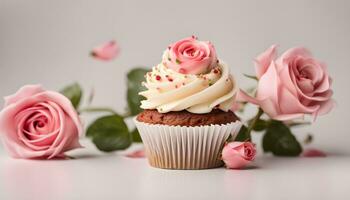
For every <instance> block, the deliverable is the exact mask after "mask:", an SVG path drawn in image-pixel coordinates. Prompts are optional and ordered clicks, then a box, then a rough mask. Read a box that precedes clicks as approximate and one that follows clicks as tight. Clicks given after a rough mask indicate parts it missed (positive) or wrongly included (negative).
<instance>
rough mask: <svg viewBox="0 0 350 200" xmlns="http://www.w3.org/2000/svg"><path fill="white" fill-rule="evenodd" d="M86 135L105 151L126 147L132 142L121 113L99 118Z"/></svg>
mask: <svg viewBox="0 0 350 200" xmlns="http://www.w3.org/2000/svg"><path fill="white" fill-rule="evenodd" d="M86 136H87V137H90V138H92V142H93V143H94V144H95V145H96V147H97V148H98V149H99V150H101V151H105V152H110V151H116V150H123V149H126V148H128V147H129V146H130V145H131V142H132V138H131V135H130V133H129V130H128V127H127V126H126V124H125V122H124V120H123V118H122V117H121V116H119V115H108V116H104V117H101V118H98V119H97V120H95V121H94V122H93V123H92V124H91V125H90V126H89V127H88V129H87V132H86Z"/></svg>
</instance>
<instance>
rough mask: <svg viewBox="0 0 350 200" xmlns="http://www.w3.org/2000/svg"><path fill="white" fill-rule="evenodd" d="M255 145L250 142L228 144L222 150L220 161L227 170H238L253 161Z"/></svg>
mask: <svg viewBox="0 0 350 200" xmlns="http://www.w3.org/2000/svg"><path fill="white" fill-rule="evenodd" d="M255 155H256V149H255V145H254V144H253V143H251V142H230V143H227V144H226V145H225V146H224V149H223V150H222V160H223V161H224V163H225V165H226V167H227V168H229V169H240V168H243V167H245V166H247V165H248V164H249V163H250V162H251V161H253V160H254V158H255Z"/></svg>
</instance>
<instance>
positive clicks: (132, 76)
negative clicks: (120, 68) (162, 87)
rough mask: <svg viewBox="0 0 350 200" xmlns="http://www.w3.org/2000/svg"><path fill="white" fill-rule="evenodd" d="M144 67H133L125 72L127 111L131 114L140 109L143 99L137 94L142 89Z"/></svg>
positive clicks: (135, 113) (136, 112)
mask: <svg viewBox="0 0 350 200" xmlns="http://www.w3.org/2000/svg"><path fill="white" fill-rule="evenodd" d="M147 71H148V70H147V69H145V68H135V69H133V70H131V71H129V72H128V74H127V78H128V80H127V87H128V90H127V101H128V107H129V112H130V114H131V115H132V116H134V115H137V114H138V113H140V112H141V111H142V109H141V108H140V105H141V103H140V102H141V101H142V100H143V99H144V98H143V97H142V96H140V95H139V92H140V91H142V90H143V89H144V87H143V86H142V85H141V83H142V81H144V80H145V77H144V76H145V74H146V73H147Z"/></svg>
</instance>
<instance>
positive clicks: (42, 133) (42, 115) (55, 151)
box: [0, 85, 82, 159]
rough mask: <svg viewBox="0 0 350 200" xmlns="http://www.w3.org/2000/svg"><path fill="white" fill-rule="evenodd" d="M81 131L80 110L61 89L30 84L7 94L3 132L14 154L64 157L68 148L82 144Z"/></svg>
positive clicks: (0, 132)
mask: <svg viewBox="0 0 350 200" xmlns="http://www.w3.org/2000/svg"><path fill="white" fill-rule="evenodd" d="M80 133H82V125H81V123H80V120H79V117H78V114H77V113H76V111H75V109H74V107H73V105H72V104H71V102H70V101H69V99H67V98H66V97H65V96H63V95H62V94H60V93H57V92H53V91H46V90H44V89H43V88H42V87H41V86H40V85H27V86H24V87H22V88H21V89H20V90H18V92H17V93H15V94H13V95H11V96H8V97H5V106H4V108H3V110H2V111H1V112H0V136H1V139H2V141H3V144H4V146H5V149H6V150H7V151H8V153H9V154H10V155H11V156H13V157H15V158H47V159H50V158H54V157H62V156H63V153H64V152H65V151H68V150H71V149H74V148H79V147H81V145H80V144H79V141H78V139H79V134H80Z"/></svg>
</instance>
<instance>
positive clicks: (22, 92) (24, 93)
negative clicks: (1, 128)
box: [4, 85, 44, 107]
mask: <svg viewBox="0 0 350 200" xmlns="http://www.w3.org/2000/svg"><path fill="white" fill-rule="evenodd" d="M43 91H44V89H43V88H42V86H41V85H25V86H23V87H22V88H20V89H19V90H18V91H17V92H16V93H15V94H13V95H10V96H6V97H4V100H5V104H4V107H6V106H8V105H10V104H12V103H16V102H17V101H19V100H21V99H23V98H26V97H30V96H33V95H35V94H38V93H40V92H43Z"/></svg>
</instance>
